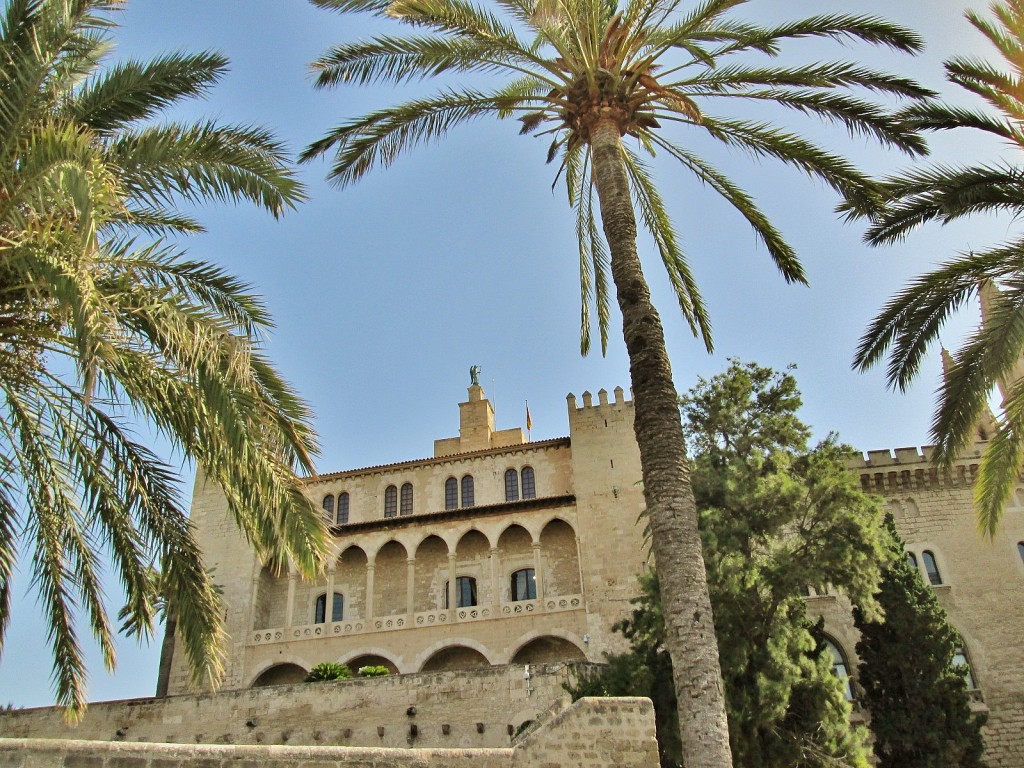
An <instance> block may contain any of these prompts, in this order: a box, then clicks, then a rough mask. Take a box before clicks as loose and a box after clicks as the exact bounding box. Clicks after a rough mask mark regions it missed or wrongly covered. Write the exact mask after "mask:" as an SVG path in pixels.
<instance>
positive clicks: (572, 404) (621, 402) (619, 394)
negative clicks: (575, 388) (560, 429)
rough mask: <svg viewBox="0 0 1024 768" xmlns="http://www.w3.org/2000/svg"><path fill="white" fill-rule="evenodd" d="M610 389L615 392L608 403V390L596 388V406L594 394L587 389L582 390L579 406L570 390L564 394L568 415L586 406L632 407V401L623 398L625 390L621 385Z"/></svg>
mask: <svg viewBox="0 0 1024 768" xmlns="http://www.w3.org/2000/svg"><path fill="white" fill-rule="evenodd" d="M612 391H613V392H614V394H615V400H614V402H612V403H609V402H608V390H606V389H599V390H597V405H596V406H595V405H594V396H593V395H592V394H590V392H589V391H584V392H583V395H582V397H583V405H582V407H579V406H577V405H576V395H574V394H573V393H572V392H570V393H569V394H568V395H566V396H565V400H566V402H567V404H568V406H569V416H570V417H571V416H573V415H575V413H576V412H577V411H582V410H584V409H586V408H607V407H609V406H610V407H612V408H621V407H624V406H628V407H632V406H633V401H632V400H626V398H625V395H626V392H625V390H623V388H622V387H616V388H615V389H614V390H612ZM631 394H632V393H631Z"/></svg>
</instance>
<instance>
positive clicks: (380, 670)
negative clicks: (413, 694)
mask: <svg viewBox="0 0 1024 768" xmlns="http://www.w3.org/2000/svg"><path fill="white" fill-rule="evenodd" d="M356 674H357V675H359V676H360V677H384V675H390V674H391V670H390V669H388V668H387V667H385V666H383V665H378V666H375V667H360V668H359V669H358V670H356Z"/></svg>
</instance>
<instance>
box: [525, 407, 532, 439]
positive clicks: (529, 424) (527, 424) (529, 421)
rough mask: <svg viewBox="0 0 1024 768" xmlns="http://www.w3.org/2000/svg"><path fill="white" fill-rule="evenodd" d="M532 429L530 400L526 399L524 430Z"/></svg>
mask: <svg viewBox="0 0 1024 768" xmlns="http://www.w3.org/2000/svg"><path fill="white" fill-rule="evenodd" d="M531 429H533V419H531V418H530V401H529V400H527V401H526V431H527V432H529V431H530V430H531Z"/></svg>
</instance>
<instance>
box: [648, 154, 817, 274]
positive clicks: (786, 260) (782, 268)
mask: <svg viewBox="0 0 1024 768" xmlns="http://www.w3.org/2000/svg"><path fill="white" fill-rule="evenodd" d="M652 140H653V141H654V142H655V143H656V144H657V145H658V146H660V147H662V148H664V149H665V150H667V151H668V152H669V153H670V154H671V155H672V156H673V157H675V158H676V159H677V160H678V161H679V162H681V163H682V164H683V165H684V166H685V167H686V168H688V169H689V170H690V171H691V172H692V173H693V174H694V175H695V176H696V177H697V178H698V179H700V180H701V181H702V182H704V183H705V184H707V185H708V186H710V187H711V188H712V189H713V190H715V191H716V192H717V193H718V194H719V195H721V196H722V197H723V198H725V200H726V201H728V203H729V204H730V205H732V207H733V208H735V209H736V210H737V211H738V212H739V213H740V214H741V215H742V216H743V218H745V219H746V220H747V222H748V223H749V224H750V226H751V227H753V229H754V232H755V233H756V234H757V236H758V238H759V239H760V240H761V242H762V243H764V245H765V247H766V248H767V249H768V253H769V255H770V256H771V257H772V260H773V261H774V262H775V266H776V267H777V268H778V270H779V272H780V273H781V274H782V276H783V278H785V280H786V282H787V283H801V284H804V285H806V284H807V275H806V274H805V273H804V269H803V265H801V263H800V259H799V258H798V257H797V255H796V252H795V251H794V250H793V248H792V246H790V245H789V243H787V242H786V241H785V239H784V238H783V237H782V234H781V233H780V232H779V231H778V230H777V229H776V228H775V227H774V226H773V225H772V223H771V221H770V220H769V219H768V217H767V216H766V215H765V214H764V213H763V212H762V211H761V210H760V209H759V208H758V207H757V204H756V203H755V202H754V200H753V198H751V197H750V195H748V194H747V193H746V192H744V191H743V190H742V189H740V188H739V187H737V186H736V185H735V184H734V183H733V182H732V181H730V179H729V177H728V176H726V175H725V174H724V173H722V172H720V171H719V170H717V169H716V168H714V167H713V166H712V165H710V164H709V163H707V162H706V161H704V160H703V159H701V158H700V157H699V156H698V155H696V154H695V153H693V152H688V151H686V150H685V149H683V148H682V147H679V146H677V145H675V144H672V143H671V142H669V141H667V140H665V139H662V138H661V137H659V136H654V137H652Z"/></svg>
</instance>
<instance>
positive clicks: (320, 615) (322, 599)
mask: <svg viewBox="0 0 1024 768" xmlns="http://www.w3.org/2000/svg"><path fill="white" fill-rule="evenodd" d="M344 617H345V596H344V595H342V594H341V592H335V593H334V600H333V601H332V605H331V621H341V620H342V619H343V618H344ZM326 621H327V593H326V592H325V593H324V594H322V595H319V596H318V597H317V599H316V606H315V609H314V615H313V623H314V624H324V623H326Z"/></svg>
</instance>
